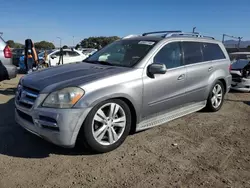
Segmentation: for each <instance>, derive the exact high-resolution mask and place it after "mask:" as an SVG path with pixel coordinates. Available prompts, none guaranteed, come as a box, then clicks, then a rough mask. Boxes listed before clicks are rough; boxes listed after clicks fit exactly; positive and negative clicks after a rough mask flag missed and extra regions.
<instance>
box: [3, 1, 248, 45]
mask: <svg viewBox="0 0 250 188" xmlns="http://www.w3.org/2000/svg"><path fill="white" fill-rule="evenodd" d="M236 3H237V4H236ZM249 18H250V0H238V1H235V0H206V1H204V0H203V1H202V0H176V1H174V0H151V1H149V0H88V1H87V0H67V1H66V0H33V1H32V0H0V32H3V35H2V37H3V38H4V39H5V40H9V39H12V40H14V41H15V42H20V43H24V41H25V39H27V38H31V39H32V40H33V41H34V42H37V41H41V40H46V41H50V42H53V43H54V44H55V45H56V46H59V44H60V40H59V39H58V38H57V37H60V38H61V42H62V45H73V44H74V45H76V44H77V43H79V42H80V41H81V40H82V39H84V38H87V37H90V36H119V37H123V36H126V35H129V34H142V33H143V32H149V31H157V30H182V31H186V32H191V31H192V28H193V27H196V31H197V32H200V33H201V34H203V35H209V36H213V37H215V38H216V39H219V40H222V34H223V33H226V34H228V35H233V36H237V37H238V36H240V37H243V39H242V40H250V21H249ZM226 39H229V38H226Z"/></svg>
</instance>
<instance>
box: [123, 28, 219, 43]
mask: <svg viewBox="0 0 250 188" xmlns="http://www.w3.org/2000/svg"><path fill="white" fill-rule="evenodd" d="M169 38H181V39H192V40H196V41H199V40H203V41H213V42H216V43H217V42H219V41H217V40H216V39H214V38H213V37H210V36H203V35H200V34H199V33H197V32H194V33H188V32H182V31H155V32H149V33H143V34H142V35H128V36H126V37H123V38H122V39H123V40H127V39H128V40H129V39H132V40H148V41H155V42H158V41H161V40H165V39H169Z"/></svg>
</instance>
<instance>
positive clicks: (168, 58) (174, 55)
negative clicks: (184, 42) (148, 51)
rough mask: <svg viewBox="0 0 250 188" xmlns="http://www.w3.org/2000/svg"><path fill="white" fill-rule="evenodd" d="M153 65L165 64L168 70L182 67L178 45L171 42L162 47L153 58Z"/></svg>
mask: <svg viewBox="0 0 250 188" xmlns="http://www.w3.org/2000/svg"><path fill="white" fill-rule="evenodd" d="M154 63H162V64H165V65H166V67H167V68H168V69H170V68H175V67H179V66H181V65H182V56H181V48H180V43H178V42H173V43H169V44H167V45H166V46H164V47H163V48H162V49H161V50H160V51H159V52H158V53H157V54H156V56H155V58H154Z"/></svg>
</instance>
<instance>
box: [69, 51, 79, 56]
mask: <svg viewBox="0 0 250 188" xmlns="http://www.w3.org/2000/svg"><path fill="white" fill-rule="evenodd" d="M68 56H69V57H76V56H79V54H78V53H77V52H73V51H70V52H68Z"/></svg>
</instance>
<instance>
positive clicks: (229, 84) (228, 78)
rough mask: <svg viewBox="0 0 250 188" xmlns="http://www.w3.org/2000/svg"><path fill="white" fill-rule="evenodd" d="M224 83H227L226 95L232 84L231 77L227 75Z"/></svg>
mask: <svg viewBox="0 0 250 188" xmlns="http://www.w3.org/2000/svg"><path fill="white" fill-rule="evenodd" d="M226 82H227V91H226V93H228V92H229V91H230V89H231V84H232V75H231V74H230V75H228V76H227V78H226Z"/></svg>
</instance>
